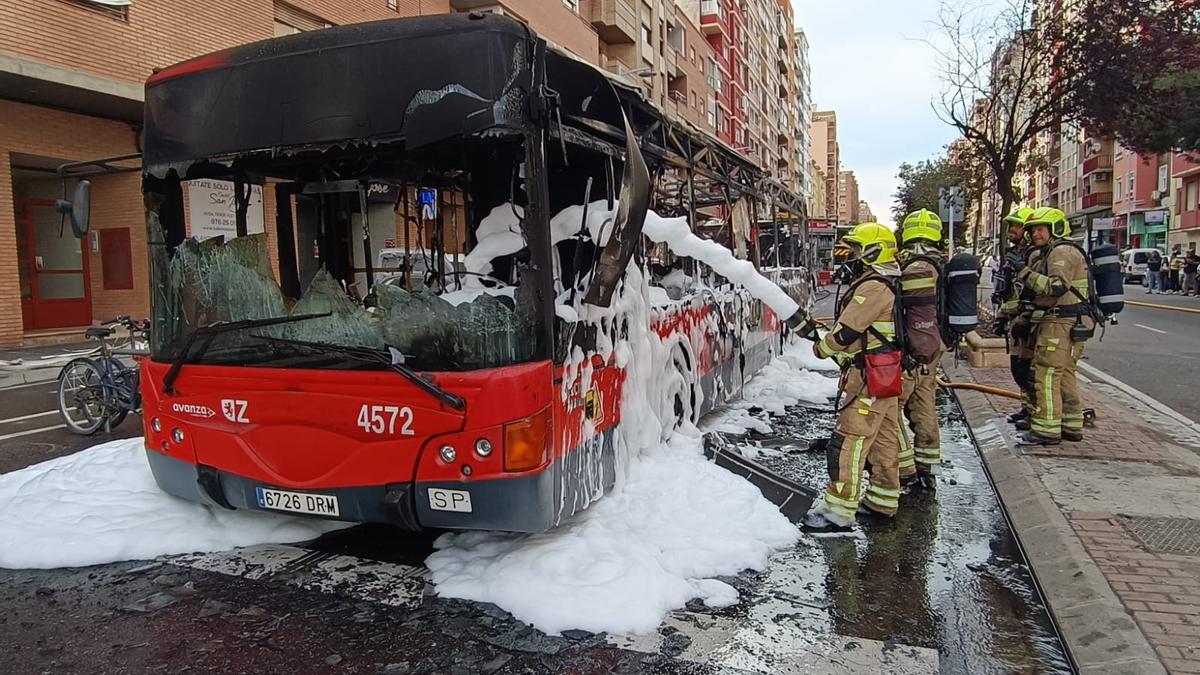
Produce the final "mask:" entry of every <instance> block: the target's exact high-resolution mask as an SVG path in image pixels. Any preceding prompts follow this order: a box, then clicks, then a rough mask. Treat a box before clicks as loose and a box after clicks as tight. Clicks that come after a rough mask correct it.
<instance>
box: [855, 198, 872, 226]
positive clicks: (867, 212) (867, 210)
mask: <svg viewBox="0 0 1200 675" xmlns="http://www.w3.org/2000/svg"><path fill="white" fill-rule="evenodd" d="M858 219H859V220H858V222H860V223H873V222H875V214H874V213H871V205H870V204H867V203H866V202H865V201H863V200H861V199H860V200H858Z"/></svg>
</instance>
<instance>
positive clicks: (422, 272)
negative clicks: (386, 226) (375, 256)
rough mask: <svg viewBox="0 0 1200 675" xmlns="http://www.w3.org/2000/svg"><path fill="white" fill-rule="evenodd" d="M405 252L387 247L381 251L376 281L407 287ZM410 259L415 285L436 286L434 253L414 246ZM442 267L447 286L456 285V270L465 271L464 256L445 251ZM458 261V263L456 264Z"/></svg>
mask: <svg viewBox="0 0 1200 675" xmlns="http://www.w3.org/2000/svg"><path fill="white" fill-rule="evenodd" d="M404 254H405V250H404V249H402V248H385V249H381V250H380V251H379V263H378V265H379V266H378V267H377V268H376V269H378V270H380V275H379V276H377V277H376V279H375V283H382V284H388V285H391V286H398V287H400V288H404V287H405V285H406V284H405V278H404V271H403V270H404ZM408 255H409V261H410V263H411V264H412V270H413V286H414V287H416V286H420V285H422V284H423V285H425V286H430V287H434V286H436V284H434V281H435V280H436V279H437V274H436V273H435V272H434V271H433V269H432V265H433V263H434V253H433V251H431V250H429V249H427V248H413V249H409V250H408ZM442 256H443V260H444V261H445V262H444V263H443V267H442V269H443V270H444V271H445V272H444V273H445V286H446V287H447V288H453V287H454V271H455V270H458V271H459V273H462V272H463V271H465V269H466V268H465V266H464V265H463V260H462V256H461V255H460V256H457V257H458V260H457V261H456V260H455V256H454V255H453V254H451V253H443V254H442ZM456 263H457V264H456Z"/></svg>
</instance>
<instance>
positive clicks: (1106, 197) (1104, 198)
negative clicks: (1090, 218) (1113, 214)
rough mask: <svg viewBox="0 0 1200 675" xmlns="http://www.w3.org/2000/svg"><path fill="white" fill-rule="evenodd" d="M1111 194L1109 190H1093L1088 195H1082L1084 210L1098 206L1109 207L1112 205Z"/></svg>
mask: <svg viewBox="0 0 1200 675" xmlns="http://www.w3.org/2000/svg"><path fill="white" fill-rule="evenodd" d="M1112 196H1113V193H1111V192H1093V193H1092V194H1090V195H1084V196H1083V208H1084V210H1087V209H1094V208H1100V207H1104V208H1108V207H1111V206H1112Z"/></svg>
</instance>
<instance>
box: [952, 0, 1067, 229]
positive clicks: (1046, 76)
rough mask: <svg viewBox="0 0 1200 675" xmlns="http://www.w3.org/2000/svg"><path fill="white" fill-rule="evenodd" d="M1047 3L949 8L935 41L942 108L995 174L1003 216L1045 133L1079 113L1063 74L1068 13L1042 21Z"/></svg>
mask: <svg viewBox="0 0 1200 675" xmlns="http://www.w3.org/2000/svg"><path fill="white" fill-rule="evenodd" d="M1064 4H1069V1H1068V2H1063V3H1055V7H1061V6H1062V5H1064ZM1039 5H1046V6H1049V5H1050V3H1040V2H1038V1H1037V0H1006V2H1004V3H1003V4H1002V5H1001V6H999V7H995V6H993V5H992V4H990V3H987V4H985V3H981V2H978V1H976V2H965V3H962V2H954V3H951V2H945V3H943V4H942V6H941V8H940V11H939V14H938V19H937V21H936V28H937V30H938V32H939V33H940V35H939V36H938V37H937V38H935V39H932V40H930V41H929V44H931V45H932V46H933V48H934V50H935V51H936V53H937V57H938V67H939V70H940V71H941V77H942V82H943V88H942V92H941V96H940V97H939V99H938V100H936V101H935V102H934V110H935V111H936V112H937V114H938V116H939V117H940V118H941V119H942V120H943V121H944V122H946V123H947V124H950V125H951V126H953V127H955V128H956V129H958V131H959V133H960V134H962V137H963V139H965V140H966V142H967V143H968V144H969V146H970V149H971V155H972V156H973V158H975V159H976V160H977V161H978V162H979V163H981V164H982V165H983V166H985V167H986V168H987V169H988V171H989V172H990V173H991V179H992V180H991V181H990V182H992V184H993V186H994V188H995V190H996V191H997V193H999V195H1000V199H1001V211H1002V212H1003V213H1007V212H1008V211H1009V210H1010V209H1011V208H1012V205H1013V204H1014V203H1015V202H1016V201H1017V194H1016V188H1015V187H1014V185H1013V179H1014V178H1015V177H1016V176H1017V173H1018V171H1019V170H1021V169H1022V168H1023V162H1027V161H1030V159H1031V158H1030V153H1031V152H1036V141H1037V139H1038V136H1039V134H1042V133H1043V132H1046V131H1050V130H1055V131H1057V129H1058V127H1059V125H1060V123H1061V122H1062V120H1063V119H1064V117H1066V116H1067V115H1068V113H1069V111H1071V110H1072V109H1073V108H1072V99H1073V97H1072V92H1073V91H1074V90H1075V87H1074V83H1073V82H1070V81H1069V79H1070V78H1071V77H1072V74H1069V73H1068V74H1064V73H1062V72H1061V70H1060V69H1059V68H1058V60H1059V54H1060V53H1061V46H1062V44H1063V42H1064V37H1065V35H1064V32H1063V27H1064V24H1065V23H1066V22H1065V21H1064V19H1063V16H1062V14H1061V12H1062V10H1061V9H1060V10H1059V13H1058V14H1055V15H1053V16H1050V15H1048V14H1047V12H1048V11H1050V10H1043V13H1042V14H1041V15H1040V16H1039V13H1038V11H1036V10H1037V9H1038V6H1039ZM1001 241H1002V242H1003V239H1002V240H1001ZM1001 245H1003V243H1001Z"/></svg>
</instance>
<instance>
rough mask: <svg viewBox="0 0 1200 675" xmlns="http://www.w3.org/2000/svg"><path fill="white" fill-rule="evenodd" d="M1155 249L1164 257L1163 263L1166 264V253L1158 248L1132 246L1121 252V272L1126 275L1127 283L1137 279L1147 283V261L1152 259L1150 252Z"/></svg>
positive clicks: (1141, 282) (1139, 281)
mask: <svg viewBox="0 0 1200 675" xmlns="http://www.w3.org/2000/svg"><path fill="white" fill-rule="evenodd" d="M1154 251H1158V253H1159V255H1161V256H1162V257H1163V264H1166V262H1167V256H1166V254H1165V253H1163V252H1162V251H1159V250H1158V249H1156V248H1131V249H1129V250H1127V251H1122V252H1121V272H1122V273H1123V274H1124V275H1125V277H1124V279H1125V283H1127V284H1131V283H1133V282H1135V281H1136V282H1137V283H1139V284H1142V285H1143V286H1145V285H1146V262H1147V261H1149V260H1150V254H1151V253H1153V252H1154Z"/></svg>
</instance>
